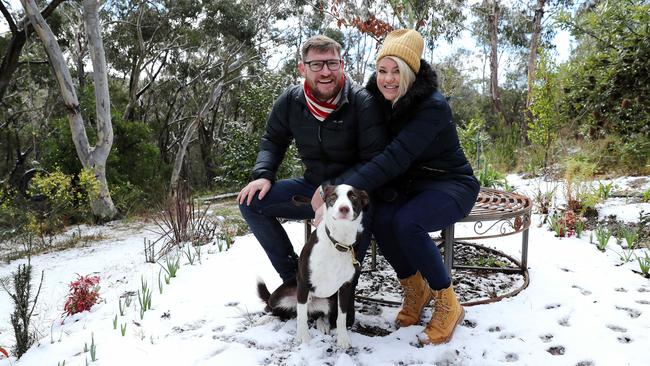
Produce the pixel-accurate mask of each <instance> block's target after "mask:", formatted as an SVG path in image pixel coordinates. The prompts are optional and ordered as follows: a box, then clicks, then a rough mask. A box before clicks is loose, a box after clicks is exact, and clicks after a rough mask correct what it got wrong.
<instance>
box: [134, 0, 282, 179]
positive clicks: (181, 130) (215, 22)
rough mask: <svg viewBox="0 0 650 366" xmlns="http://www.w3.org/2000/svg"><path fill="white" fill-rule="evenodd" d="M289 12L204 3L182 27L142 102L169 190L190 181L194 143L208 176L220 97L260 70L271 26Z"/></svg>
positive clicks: (257, 3)
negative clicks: (189, 159)
mask: <svg viewBox="0 0 650 366" xmlns="http://www.w3.org/2000/svg"><path fill="white" fill-rule="evenodd" d="M291 11H292V6H291V3H290V2H287V1H280V0H277V1H272V2H269V1H261V0H245V1H234V0H221V1H205V2H203V3H201V8H200V10H199V12H200V14H201V16H200V19H199V20H198V21H197V22H196V23H195V24H188V26H187V27H185V28H183V30H182V32H183V38H181V39H183V43H182V44H181V45H180V46H179V47H174V48H171V49H169V53H168V55H167V66H165V68H164V69H163V70H162V71H161V72H160V75H159V76H158V79H157V81H156V82H155V84H154V86H153V87H152V90H151V95H152V98H149V97H147V98H145V105H146V106H147V108H150V109H151V108H153V109H154V110H148V111H145V113H144V116H146V119H147V121H148V122H150V123H155V124H156V129H157V131H159V132H158V137H159V142H158V146H159V147H160V148H161V151H163V152H165V153H166V154H165V155H167V157H165V159H168V160H167V161H169V163H170V164H171V177H170V188H171V191H172V192H174V191H176V189H177V188H178V186H179V184H180V183H181V182H182V179H183V178H185V179H189V178H190V176H189V174H187V173H188V171H187V169H188V168H190V167H191V164H188V162H187V160H186V156H187V154H188V152H189V149H190V148H191V146H193V145H194V143H195V142H197V141H198V143H199V154H200V155H199V156H200V159H201V161H202V163H203V168H204V169H205V171H206V173H207V174H208V175H209V176H210V175H214V161H213V159H214V151H215V150H214V148H215V145H217V143H218V141H219V138H220V136H221V134H222V133H223V128H222V125H221V123H222V122H223V121H224V119H223V118H221V117H222V116H221V115H222V114H223V113H224V111H225V109H224V108H223V107H222V106H221V103H222V101H223V100H224V96H225V95H226V94H228V93H233V92H235V91H236V90H234V89H236V86H237V85H238V83H239V81H240V80H242V79H243V78H254V77H256V75H257V74H259V73H260V72H264V68H265V66H264V64H263V61H264V58H265V57H266V53H267V52H268V51H269V50H273V48H274V47H275V37H277V35H278V34H279V33H280V32H281V29H278V28H277V26H276V23H277V21H278V20H279V19H282V18H283V17H285V16H286V15H287V14H290V13H291ZM176 33H177V34H178V33H179V32H176ZM163 91H165V92H163ZM154 95H156V96H158V97H159V99H157V100H156V99H155V98H153V96H154ZM234 100H235V101H236V99H234ZM168 106H173V107H168ZM183 168H185V176H183Z"/></svg>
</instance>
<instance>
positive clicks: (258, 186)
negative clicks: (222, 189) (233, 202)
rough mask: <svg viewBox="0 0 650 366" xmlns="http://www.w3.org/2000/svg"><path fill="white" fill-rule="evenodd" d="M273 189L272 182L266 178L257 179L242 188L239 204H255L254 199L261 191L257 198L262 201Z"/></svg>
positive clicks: (238, 198) (238, 199)
mask: <svg viewBox="0 0 650 366" xmlns="http://www.w3.org/2000/svg"><path fill="white" fill-rule="evenodd" d="M269 189H271V181H270V180H268V179H266V178H260V179H255V180H254V181H252V182H250V183H248V184H247V185H246V187H244V188H242V190H241V191H239V194H238V195H237V201H238V202H239V204H240V205H241V204H243V203H244V201H246V205H247V206H250V204H251V202H253V197H254V196H255V193H256V192H257V191H260V194H259V195H258V196H257V198H259V199H260V200H261V199H263V198H264V196H266V192H268V191H269Z"/></svg>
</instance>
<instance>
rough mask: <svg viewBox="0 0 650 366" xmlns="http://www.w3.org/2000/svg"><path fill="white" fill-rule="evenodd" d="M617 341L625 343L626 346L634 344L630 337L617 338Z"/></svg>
mask: <svg viewBox="0 0 650 366" xmlns="http://www.w3.org/2000/svg"><path fill="white" fill-rule="evenodd" d="M616 339H617V340H618V341H619V342H621V343H624V344H627V343H632V338H630V337H628V336H620V337H616Z"/></svg>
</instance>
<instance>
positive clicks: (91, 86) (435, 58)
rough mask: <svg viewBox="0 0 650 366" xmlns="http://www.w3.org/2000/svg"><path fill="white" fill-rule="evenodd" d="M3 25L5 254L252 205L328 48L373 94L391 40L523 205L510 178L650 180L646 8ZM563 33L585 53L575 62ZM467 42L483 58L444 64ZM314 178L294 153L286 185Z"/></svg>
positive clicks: (61, 13)
mask: <svg viewBox="0 0 650 366" xmlns="http://www.w3.org/2000/svg"><path fill="white" fill-rule="evenodd" d="M0 11H1V12H2V17H1V18H0V21H1V22H4V23H2V24H3V25H2V28H3V29H8V31H7V32H5V33H3V34H0V57H2V64H1V68H0V239H6V238H8V237H16V236H18V235H19V234H21V233H31V234H33V235H34V236H36V237H40V238H43V237H44V236H45V235H51V234H52V233H55V232H56V231H57V230H61V229H62V228H63V227H65V226H66V225H69V224H75V223H83V222H85V223H91V222H104V221H108V220H111V219H115V218H125V217H126V218H131V217H139V216H141V215H147V213H150V212H151V210H152V209H157V208H159V207H160V205H162V204H163V202H164V201H165V199H166V197H169V196H170V195H172V196H174V195H178V194H179V192H186V191H189V192H192V194H199V195H207V194H218V193H224V192H234V191H237V190H238V189H239V188H240V187H242V186H243V185H244V184H245V183H246V182H247V181H248V180H249V172H250V169H251V167H252V166H253V163H254V160H255V157H256V154H257V149H258V144H259V139H260V136H261V134H262V133H263V131H264V126H265V122H266V119H267V116H268V113H269V111H270V109H271V107H272V104H273V101H274V99H275V98H276V97H277V96H278V95H279V94H280V93H281V92H282V90H284V88H286V87H287V86H288V85H290V84H294V83H297V82H299V75H298V73H297V68H296V64H297V61H298V58H299V46H300V44H301V43H302V42H304V41H305V40H306V39H307V38H308V37H310V36H312V35H315V34H326V35H328V36H330V37H332V38H334V39H336V40H338V41H339V42H340V43H341V44H342V45H343V48H344V51H343V57H344V59H345V65H346V72H347V75H348V76H349V77H350V78H351V79H353V80H354V81H356V82H357V83H361V84H363V83H364V81H365V80H367V78H368V76H369V75H370V74H371V73H372V71H373V69H374V60H375V55H376V49H377V47H378V45H379V43H380V41H381V39H382V38H383V37H384V36H385V35H386V34H387V33H388V32H389V31H390V30H392V29H394V28H400V27H409V28H415V29H418V30H419V31H420V32H421V33H422V35H423V36H424V37H425V40H426V47H425V48H426V51H425V58H426V59H427V60H428V61H430V62H431V63H432V64H433V65H434V68H435V69H436V70H437V72H438V74H439V78H440V81H441V89H442V91H443V93H444V94H445V95H446V96H447V98H448V99H449V102H450V104H451V107H452V109H453V112H454V117H455V120H456V123H457V125H458V130H459V134H460V136H461V140H462V144H463V147H464V149H465V152H466V154H467V155H468V157H469V159H470V161H471V163H472V165H473V166H474V169H475V171H476V174H477V176H479V178H480V179H481V183H482V184H483V185H484V186H501V187H502V188H505V189H507V188H508V187H507V182H505V180H504V179H503V176H504V175H503V173H506V172H520V173H526V174H531V175H540V174H546V175H554V176H555V177H556V178H557V177H564V178H566V179H567V180H572V179H586V178H593V177H595V176H616V175H641V174H649V173H650V98H649V97H650V3H649V2H648V1H643V0H612V1H572V0H548V1H546V0H529V1H523V0H513V1H508V2H506V1H498V0H483V1H466V0H453V1H442V0H422V1H409V0H385V1H341V0H330V1H304V0H272V1H267V0H265V1H258V0H237V1H235V0H214V1H208V0H204V1H189V0H173V1H172V0H149V1H141V0H137V1H127V2H124V1H111V0H109V1H105V2H100V3H97V1H94V0H84V1H63V0H50V1H34V0H22V1H21V3H20V4H19V5H16V2H15V1H13V2H7V1H5V0H1V1H0ZM560 31H564V32H569V34H570V35H571V37H572V38H573V40H574V44H573V47H572V50H571V54H570V56H569V57H568V58H567V59H565V60H562V61H561V62H560V61H556V59H555V57H556V55H557V51H556V50H555V45H554V44H553V39H554V37H555V35H556V34H557V33H558V32H560ZM461 34H465V35H469V37H470V38H471V39H472V40H473V41H474V42H473V43H474V44H473V45H471V46H468V47H467V48H463V47H457V48H455V51H454V52H453V53H452V54H447V55H445V56H443V57H441V56H440V54H439V53H438V52H437V50H439V49H440V47H441V45H442V44H455V45H457V44H458V42H459V40H460V39H461V38H460V35H461ZM461 46H462V45H461ZM477 59H478V60H480V62H478V63H477V62H475V60H477ZM470 60H472V62H469V61H470ZM301 172H302V167H301V165H300V159H299V157H298V155H297V151H296V150H295V148H293V147H292V148H291V149H290V150H289V151H288V153H287V159H285V163H284V164H283V165H282V167H281V171H280V174H279V176H280V177H289V176H297V175H300V174H301ZM183 194H184V193H183ZM648 196H649V197H648V199H650V193H649V194H648ZM44 198H46V200H45V201H47V202H48V203H47V206H46V207H45V208H44V207H43V206H40V207H39V206H38V205H35V204H34V202H38V201H39V200H42V199H44ZM31 234H30V235H31Z"/></svg>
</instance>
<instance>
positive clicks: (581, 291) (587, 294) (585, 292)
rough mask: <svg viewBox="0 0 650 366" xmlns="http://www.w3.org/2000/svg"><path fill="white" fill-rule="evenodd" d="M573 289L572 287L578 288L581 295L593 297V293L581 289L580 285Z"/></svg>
mask: <svg viewBox="0 0 650 366" xmlns="http://www.w3.org/2000/svg"><path fill="white" fill-rule="evenodd" d="M571 287H572V288H577V289H578V290H580V293H581V294H583V295H585V296H589V295H591V291H589V290H585V289H583V288H582V287H580V286H578V285H573V286H571Z"/></svg>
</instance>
